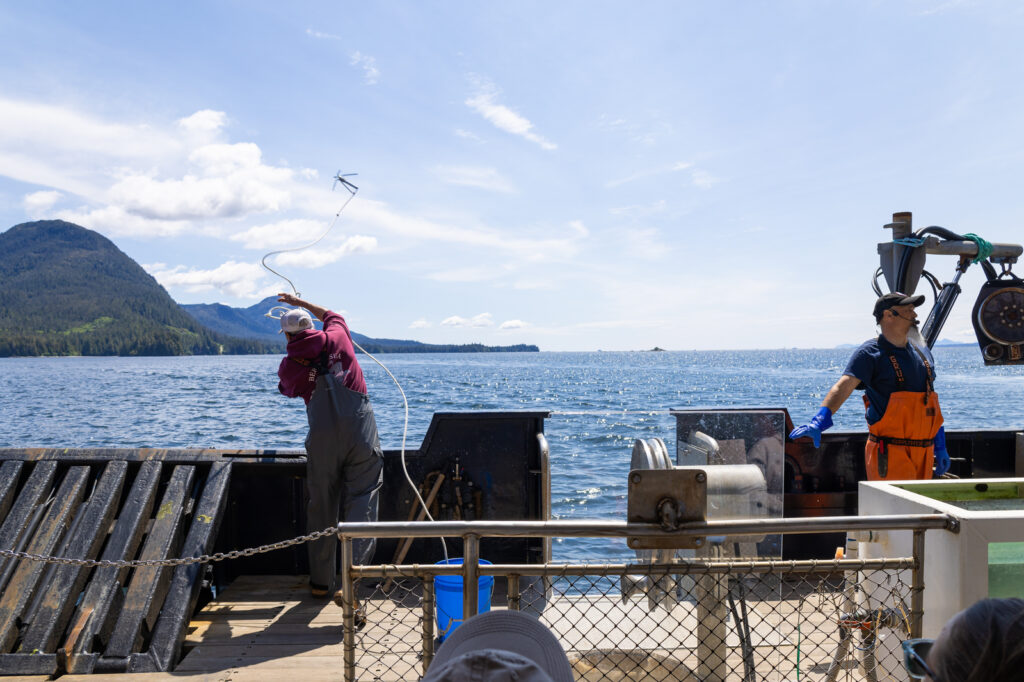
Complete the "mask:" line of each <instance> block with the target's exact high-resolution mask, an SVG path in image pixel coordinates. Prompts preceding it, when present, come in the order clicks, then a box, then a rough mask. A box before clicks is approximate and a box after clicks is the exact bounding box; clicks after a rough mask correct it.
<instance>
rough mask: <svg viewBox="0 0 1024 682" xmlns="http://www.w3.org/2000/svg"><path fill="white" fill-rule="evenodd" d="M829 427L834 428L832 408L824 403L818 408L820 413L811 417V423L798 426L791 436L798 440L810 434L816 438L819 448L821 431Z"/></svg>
mask: <svg viewBox="0 0 1024 682" xmlns="http://www.w3.org/2000/svg"><path fill="white" fill-rule="evenodd" d="M829 428H832V410H830V409H828V408H827V407H825V406H824V405H822V406H821V409H820V410H818V414H816V415H814V417H812V418H811V423H810V424H804V425H803V426H798V427H796V428H795V429H793V431H792V432H791V433H790V434H789V437H790V438H792V439H793V440H796V439H797V438H803V437H804V436H810V437H811V438H813V439H814V447H816V448H817V447H821V432H822V431H824V430H825V429H829Z"/></svg>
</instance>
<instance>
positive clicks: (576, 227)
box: [569, 220, 590, 237]
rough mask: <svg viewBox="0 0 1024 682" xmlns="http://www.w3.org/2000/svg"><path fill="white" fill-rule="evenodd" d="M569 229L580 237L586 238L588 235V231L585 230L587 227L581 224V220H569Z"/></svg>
mask: <svg viewBox="0 0 1024 682" xmlns="http://www.w3.org/2000/svg"><path fill="white" fill-rule="evenodd" d="M569 227H571V228H572V231H573V232H575V233H576V234H578V235H579V236H581V237H587V236H589V235H590V230H588V229H587V226H586V225H584V224H583V221H582V220H570V221H569Z"/></svg>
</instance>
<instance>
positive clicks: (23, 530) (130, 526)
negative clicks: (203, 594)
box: [0, 458, 232, 675]
mask: <svg viewBox="0 0 1024 682" xmlns="http://www.w3.org/2000/svg"><path fill="white" fill-rule="evenodd" d="M231 466H232V465H231V463H230V462H226V461H209V460H207V461H205V462H204V461H201V460H193V461H185V462H180V463H179V462H173V461H166V460H165V461H153V460H150V461H141V462H140V461H138V460H133V459H131V458H126V459H124V460H118V459H113V460H108V461H106V462H103V461H96V460H83V459H77V458H76V459H74V460H71V461H68V460H61V459H60V458H54V459H42V460H35V461H12V460H8V461H6V462H4V463H3V465H2V466H0V513H2V516H0V547H2V548H4V549H15V550H21V551H26V552H30V553H33V554H48V555H56V556H67V557H73V558H87V559H106V560H115V561H116V560H125V559H165V558H175V557H179V556H198V555H200V554H208V553H210V552H211V551H212V549H213V544H214V540H215V539H216V535H217V530H218V528H219V526H220V523H221V519H222V517H223V515H224V508H225V505H226V500H227V492H228V484H229V482H230V476H231ZM203 573H204V567H203V566H202V565H199V564H193V565H188V566H178V567H138V568H120V567H96V568H93V567H82V566H76V565H61V564H46V563H41V562H33V561H28V560H20V559H14V560H7V559H5V558H0V674H3V675H12V674H21V675H29V674H32V675H41V674H47V675H52V674H57V673H63V672H67V673H92V672H157V671H168V670H171V669H172V668H173V665H174V663H175V662H176V661H177V659H178V657H179V655H180V652H181V647H182V643H183V641H184V637H185V630H186V628H187V625H188V619H189V617H190V615H191V613H192V611H193V610H194V608H195V605H196V602H197V600H198V597H199V590H200V586H201V583H202V577H203Z"/></svg>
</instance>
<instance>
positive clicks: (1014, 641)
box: [903, 599, 1024, 682]
mask: <svg viewBox="0 0 1024 682" xmlns="http://www.w3.org/2000/svg"><path fill="white" fill-rule="evenodd" d="M903 662H904V664H905V665H906V667H907V671H908V672H909V673H910V677H911V679H914V680H928V681H929V682H1011V681H1016V680H1024V599H982V600H981V601H979V602H977V603H976V604H974V605H973V606H971V607H970V608H967V609H964V610H963V611H961V612H960V613H958V614H956V615H955V616H953V617H952V618H950V619H949V622H948V623H946V625H945V627H943V628H942V632H940V633H939V636H938V637H937V638H935V639H934V640H930V639H909V640H907V641H905V642H904V643H903Z"/></svg>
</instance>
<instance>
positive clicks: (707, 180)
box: [690, 170, 720, 189]
mask: <svg viewBox="0 0 1024 682" xmlns="http://www.w3.org/2000/svg"><path fill="white" fill-rule="evenodd" d="M690 177H691V178H692V179H693V184H694V185H695V186H697V187H700V188H701V189H710V188H711V187H712V186H714V185H717V184H718V183H719V182H720V180H719V179H718V178H716V177H715V176H713V175H711V174H710V173H708V172H707V171H701V170H695V171H693V174H692V175H691V176H690Z"/></svg>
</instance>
